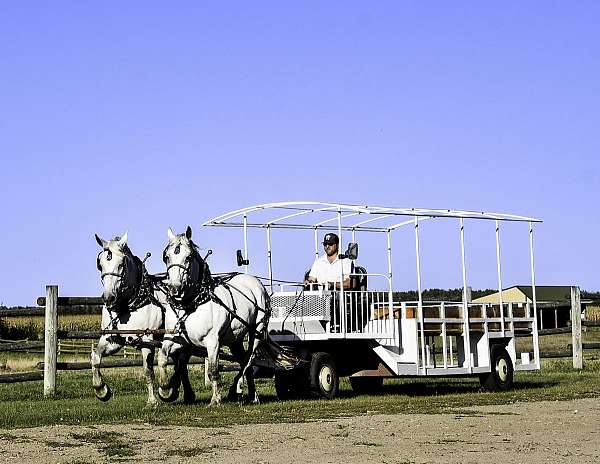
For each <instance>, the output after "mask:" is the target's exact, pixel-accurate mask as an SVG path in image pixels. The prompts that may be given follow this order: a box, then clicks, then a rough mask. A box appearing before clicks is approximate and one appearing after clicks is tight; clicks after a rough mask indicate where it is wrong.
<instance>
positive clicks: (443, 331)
mask: <svg viewBox="0 0 600 464" xmlns="http://www.w3.org/2000/svg"><path fill="white" fill-rule="evenodd" d="M434 218H435V219H438V220H439V219H443V220H444V221H453V223H454V224H455V225H456V237H457V239H458V240H457V241H459V242H460V270H461V274H462V282H460V284H461V285H459V287H462V289H463V292H462V301H458V302H457V301H453V302H444V301H436V302H431V301H424V300H423V297H422V289H421V277H422V276H421V255H422V251H421V250H420V240H419V229H420V228H422V227H424V226H427V225H428V223H426V221H427V220H428V219H434ZM476 220H477V221H481V220H483V221H487V222H489V223H490V224H489V225H490V227H489V233H490V235H491V236H492V237H493V235H494V234H495V243H496V263H495V267H496V269H495V271H496V272H494V273H497V286H498V289H499V290H500V301H499V303H472V302H471V301H470V297H469V291H468V288H469V287H468V282H467V269H466V264H465V253H466V250H465V225H466V224H467V223H469V222H471V221H476ZM515 222H516V223H525V225H528V227H527V228H525V227H523V230H524V232H525V231H528V233H529V237H528V239H529V257H528V259H527V260H526V262H527V263H528V265H527V266H526V267H529V269H528V270H527V272H528V273H529V272H530V274H531V285H532V288H533V301H532V303H531V304H529V303H527V304H516V303H510V302H509V303H506V302H503V301H502V299H501V298H502V297H501V295H502V292H501V290H502V265H501V253H500V236H501V229H500V226H501V224H502V225H503V227H504V225H505V224H506V225H510V224H509V223H515ZM537 222H541V221H540V220H538V219H534V218H528V217H522V216H515V215H510V214H497V213H485V212H472V211H456V210H438V209H413V208H388V207H376V206H359V205H348V204H337V203H321V202H283V203H271V204H264V205H257V206H251V207H248V208H244V209H240V210H237V211H233V212H230V213H227V214H223V215H221V216H219V217H216V218H214V219H211V220H209V221H207V222H206V223H205V224H204V226H206V227H227V228H230V227H235V228H240V229H241V230H242V232H243V244H244V250H243V255H242V250H238V264H239V265H240V266H243V267H244V271H245V272H251V271H252V267H251V263H250V262H249V259H248V258H249V256H248V245H249V243H248V241H249V231H250V230H251V229H255V228H259V229H264V231H265V234H266V240H265V241H264V243H266V252H265V253H264V255H263V256H264V259H265V261H266V264H267V266H266V268H267V269H268V276H265V279H266V280H267V288H270V290H271V293H272V297H271V307H272V316H271V319H270V323H269V334H270V336H271V338H272V339H273V340H274V341H276V342H278V343H279V344H280V345H283V346H285V347H287V348H289V349H290V350H291V351H293V352H294V353H295V354H296V355H297V356H298V357H300V358H302V359H303V360H304V362H303V363H301V365H300V367H299V368H297V369H292V370H285V369H280V368H277V366H274V365H272V364H271V366H270V367H271V368H272V370H271V372H272V373H274V376H275V385H276V389H277V393H278V396H279V397H280V398H282V399H284V398H293V397H298V396H304V395H305V394H307V393H309V392H310V393H312V394H315V395H317V396H322V397H325V398H333V397H335V395H336V393H337V391H338V385H339V377H341V376H349V378H350V383H351V385H352V387H353V389H354V390H355V391H360V392H365V391H372V390H375V389H376V388H378V387H379V386H381V384H382V382H383V379H384V378H386V377H400V376H412V377H422V376H423V377H425V376H457V375H458V376H479V377H480V380H481V383H482V385H483V386H484V387H486V388H487V389H489V390H505V389H508V388H510V386H511V385H512V378H513V372H514V371H515V370H535V369H539V368H540V361H539V345H538V333H537V319H536V315H537V311H536V296H535V269H534V250H533V224H534V223H537ZM422 224H423V225H422ZM407 227H409V228H413V229H414V238H413V239H411V242H412V244H411V246H412V247H414V248H413V251H412V252H414V253H415V256H416V262H415V263H414V269H415V274H416V279H415V283H416V294H417V295H418V298H417V299H416V300H415V301H401V300H400V298H399V297H398V293H397V292H395V291H394V289H393V288H392V282H393V280H392V278H393V271H394V268H395V266H397V265H398V264H397V263H395V259H394V254H393V253H392V246H391V245H392V234H394V232H395V231H397V230H399V229H401V228H407ZM282 229H287V230H297V231H305V232H308V233H309V234H312V237H311V241H314V251H311V252H310V254H312V253H315V254H316V255H317V256H318V254H319V252H320V250H321V247H320V246H319V245H320V240H321V238H322V236H323V234H325V233H326V232H335V233H337V235H338V236H339V237H340V245H339V249H340V252H343V251H344V249H345V246H346V245H345V244H347V245H348V248H347V251H346V255H347V256H348V259H352V260H353V266H352V269H353V271H352V274H351V276H350V278H351V282H352V285H351V289H350V290H348V289H343V287H342V286H341V285H340V287H341V289H340V290H328V289H325V288H322V287H318V286H313V288H306V287H305V286H304V285H303V284H302V282H295V283H285V282H281V281H278V280H277V279H275V278H274V269H273V267H274V266H273V262H274V261H273V254H272V234H274V233H275V232H276V231H280V230H282ZM288 234H289V233H288ZM364 234H382V235H383V237H384V241H383V243H385V244H386V248H387V250H385V251H386V255H387V260H386V261H387V262H385V261H384V263H382V265H381V266H380V269H369V270H368V271H366V270H365V269H364V268H363V267H362V266H360V259H357V249H358V246H357V245H356V244H359V243H360V241H361V238H362V237H363V236H365V235H364ZM411 235H412V233H411ZM365 237H366V236H365ZM308 254H309V253H308V252H307V255H308ZM251 258H252V261H253V262H254V260H258V259H263V258H262V257H257V255H256V254H253V255H252V256H251ZM402 265H403V266H407V264H406V259H405V256H404V259H403V262H402ZM457 266H458V263H457ZM298 271H299V272H298V274H299V280H301V276H302V275H303V273H304V269H302V268H300V269H299V270H298ZM346 277H347V276H343V275H341V274H340V276H339V279H340V283H341V282H343V280H344V279H345V278H346ZM517 336H519V341H521V340H525V344H524V345H525V346H526V347H527V348H526V351H523V352H518V350H517V346H516V337H517ZM521 337H524V339H522V338H521ZM519 345H520V344H519Z"/></svg>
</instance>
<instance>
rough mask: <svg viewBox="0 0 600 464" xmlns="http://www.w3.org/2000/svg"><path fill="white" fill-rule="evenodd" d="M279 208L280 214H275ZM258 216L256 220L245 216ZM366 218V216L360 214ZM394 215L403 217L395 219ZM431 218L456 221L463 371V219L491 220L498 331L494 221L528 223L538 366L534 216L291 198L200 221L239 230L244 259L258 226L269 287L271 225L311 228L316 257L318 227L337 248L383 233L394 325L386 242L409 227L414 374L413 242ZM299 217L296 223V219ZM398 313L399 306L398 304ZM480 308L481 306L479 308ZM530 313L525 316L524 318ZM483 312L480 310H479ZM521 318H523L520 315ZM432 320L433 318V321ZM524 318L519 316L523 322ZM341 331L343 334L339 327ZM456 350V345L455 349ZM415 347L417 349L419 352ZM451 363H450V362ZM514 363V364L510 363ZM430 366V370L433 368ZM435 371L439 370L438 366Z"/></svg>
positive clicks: (422, 359) (423, 365)
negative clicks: (345, 237)
mask: <svg viewBox="0 0 600 464" xmlns="http://www.w3.org/2000/svg"><path fill="white" fill-rule="evenodd" d="M279 212H281V213H283V214H279ZM269 214H271V215H274V216H275V217H267V219H262V220H261V219H260V218H261V215H263V216H269ZM324 214H325V215H326V214H330V217H327V218H325V219H323V215H324ZM251 216H252V219H254V218H258V220H253V221H251V220H250V217H251ZM311 217H312V218H315V219H314V220H312V221H302V220H303V219H305V218H311ZM365 217H366V218H365ZM399 217H404V218H407V219H404V220H401V221H400V222H397V221H398V218H399ZM350 218H356V219H359V220H358V221H350V220H349V219H350ZM434 218H454V219H458V223H459V236H460V247H461V248H460V249H461V271H462V281H463V301H462V308H463V311H462V312H463V323H464V327H465V329H466V330H465V331H464V334H465V336H464V340H463V341H464V348H463V350H464V353H465V360H464V364H465V365H464V366H463V368H464V370H465V373H469V374H472V373H476V372H477V371H478V370H479V369H474V367H473V360H472V359H471V356H470V353H471V346H470V343H471V341H470V333H469V332H470V330H468V328H469V301H468V298H467V288H468V282H467V267H466V261H465V254H466V250H465V220H468V219H473V220H488V221H494V224H495V236H496V267H497V277H498V291H499V294H500V302H499V303H500V304H499V310H500V318H499V319H500V324H501V332H502V334H504V333H507V331H505V329H506V327H505V312H504V302H503V299H502V264H501V246H500V245H501V241H500V223H501V222H525V223H527V224H528V226H529V229H528V230H529V245H530V247H529V249H530V268H531V269H530V271H531V284H532V288H533V295H532V296H533V302H532V303H533V323H532V330H533V332H534V334H533V340H534V343H533V344H534V358H535V364H534V366H531V367H533V368H537V369H539V367H540V366H539V344H538V337H537V300H536V292H535V265H534V249H533V224H534V223H539V222H542V221H541V220H540V219H536V218H532V217H525V216H518V215H513V214H504V213H494V212H483V211H467V210H453V209H426V208H391V207H381V206H366V205H365V206H363V205H352V204H343V203H328V202H313V201H292V202H278V203H266V204H261V205H255V206H250V207H247V208H242V209H238V210H235V211H231V212H229V213H225V214H222V215H220V216H217V217H215V218H213V219H210V220H208V221H206V222H205V223H204V224H203V226H206V227H233V228H242V229H243V237H244V256H245V258H246V259H248V229H250V228H264V229H266V232H267V261H268V269H269V280H270V284H271V289H273V266H272V248H271V233H272V232H271V231H272V230H273V229H301V230H313V234H314V244H315V255H316V256H317V257H318V255H319V246H318V245H319V243H318V233H319V231H335V232H337V233H338V236H339V237H340V244H339V248H340V250H341V249H342V242H341V240H342V231H346V232H351V233H352V240H353V241H356V235H355V234H356V232H370V233H383V234H386V236H387V237H386V238H387V256H388V276H387V277H388V280H389V289H388V292H389V293H388V301H389V312H388V315H389V325H390V327H391V326H393V323H394V308H393V301H392V284H391V282H392V276H393V273H392V241H391V234H392V232H393V231H395V230H397V229H399V228H401V227H404V226H409V225H411V224H412V225H413V226H414V230H415V251H416V273H417V282H416V283H417V290H418V302H417V306H418V319H419V324H418V325H417V326H418V331H419V332H420V333H419V334H418V336H417V340H419V339H420V340H421V346H420V350H418V349H417V366H420V372H418V373H419V374H423V375H425V374H427V373H428V363H427V358H428V353H426V347H425V333H424V327H425V324H426V322H427V321H429V319H427V320H426V318H425V317H424V310H423V306H424V305H423V299H422V288H421V266H420V242H419V225H420V223H422V222H423V221H425V220H429V219H434ZM299 220H300V222H299ZM244 270H245V272H246V273H247V272H248V270H249V266H248V265H245V267H244ZM343 278H344V276H343V275H340V288H341V290H340V302H341V304H342V305H343V304H344V298H343V295H344V290H343V286H342V285H341V283H342V282H343ZM402 308H403V309H402V310H403V311H404V308H405V305H403V306H402ZM483 309H484V311H485V307H484V308H483ZM441 311H442V314H441V318H442V319H440V320H439V322H440V323H441V324H442V331H443V333H444V340H443V351H444V353H446V350H447V349H448V347H447V345H446V337H445V333H446V323H447V322H448V319H447V318H446V317H445V308H444V305H443V304H442V306H441ZM529 315H530V314H526V316H529ZM484 316H485V313H484ZM508 317H509V319H508V320H509V321H510V322H509V324H508V325H509V327H508V329H509V331H508V332H510V333H512V332H513V330H510V329H514V323H515V322H514V321H516V320H517V319H515V318H513V310H512V304H510V303H509V304H508ZM340 319H341V321H340V322H341V323H342V325H343V324H345V320H344V319H345V318H343V317H341V318H340ZM484 319H486V322H485V324H486V328H487V323H488V322H490V321H491V322H494V321H493V320H490V321H488V320H487V318H484ZM525 319H527V318H525ZM527 320H529V319H527ZM435 321H438V320H437V319H435ZM523 321H524V320H523ZM343 329H344V330H343V331H342V332H345V328H343ZM457 348H458V347H457ZM449 349H450V351H452V350H453V347H452V340H451V339H450V347H449ZM419 351H420V352H419ZM451 364H452V362H451ZM515 367H516V366H515ZM521 367H523V368H529V367H527V366H521ZM447 368H448V366H447V362H446V358H445V357H444V369H443V370H447ZM434 370H435V369H434ZM438 370H439V369H438Z"/></svg>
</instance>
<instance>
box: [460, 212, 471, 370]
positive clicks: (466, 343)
mask: <svg viewBox="0 0 600 464" xmlns="http://www.w3.org/2000/svg"><path fill="white" fill-rule="evenodd" d="M460 262H461V268H462V279H463V323H464V327H465V329H464V337H463V340H464V351H465V361H466V362H467V368H468V369H469V374H472V373H473V366H472V365H471V333H470V327H469V303H468V298H467V266H466V264H465V220H464V219H463V218H460Z"/></svg>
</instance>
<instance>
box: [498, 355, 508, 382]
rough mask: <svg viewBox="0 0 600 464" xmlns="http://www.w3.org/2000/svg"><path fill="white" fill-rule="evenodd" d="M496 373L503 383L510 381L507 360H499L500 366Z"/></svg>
mask: <svg viewBox="0 0 600 464" xmlns="http://www.w3.org/2000/svg"><path fill="white" fill-rule="evenodd" d="M496 372H498V378H499V379H500V381H502V382H506V380H507V379H508V365H507V364H506V360H505V359H499V360H498V365H497V366H496Z"/></svg>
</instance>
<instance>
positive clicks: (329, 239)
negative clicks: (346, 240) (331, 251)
mask: <svg viewBox="0 0 600 464" xmlns="http://www.w3.org/2000/svg"><path fill="white" fill-rule="evenodd" d="M323 243H324V244H325V243H340V238H339V237H338V236H337V235H336V234H325V237H323Z"/></svg>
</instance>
